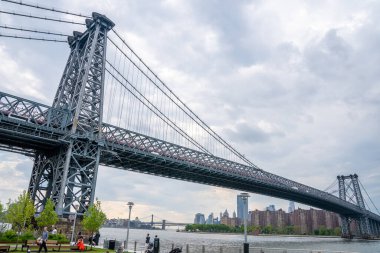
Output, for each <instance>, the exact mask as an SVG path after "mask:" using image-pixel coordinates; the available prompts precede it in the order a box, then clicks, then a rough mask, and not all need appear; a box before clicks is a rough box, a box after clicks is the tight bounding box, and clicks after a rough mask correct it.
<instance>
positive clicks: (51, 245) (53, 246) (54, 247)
mask: <svg viewBox="0 0 380 253" xmlns="http://www.w3.org/2000/svg"><path fill="white" fill-rule="evenodd" d="M60 246H61V245H60V244H59V243H58V241H57V240H47V241H46V247H47V249H48V250H49V251H59V247H60ZM24 248H26V249H27V250H28V249H29V250H32V249H33V250H38V249H39V248H40V245H39V244H37V240H26V241H25V243H24V244H23V245H22V246H21V251H24Z"/></svg>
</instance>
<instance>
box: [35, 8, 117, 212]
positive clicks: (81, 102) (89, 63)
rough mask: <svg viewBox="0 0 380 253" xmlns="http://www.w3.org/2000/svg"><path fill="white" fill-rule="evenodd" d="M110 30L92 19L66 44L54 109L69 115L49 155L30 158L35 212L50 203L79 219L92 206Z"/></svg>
mask: <svg viewBox="0 0 380 253" xmlns="http://www.w3.org/2000/svg"><path fill="white" fill-rule="evenodd" d="M114 25H115V24H114V23H113V22H112V21H111V20H110V19H108V18H107V17H106V16H104V15H101V14H98V13H93V14H92V19H86V26H87V30H86V31H85V32H84V33H80V32H74V35H73V36H70V37H69V38H68V43H69V45H70V48H71V52H70V55H69V58H68V60H67V63H66V66H65V69H64V72H63V75H62V79H61V81H60V84H59V86H58V90H57V93H56V95H55V98H54V102H53V108H56V109H61V110H62V109H64V110H65V111H66V112H68V113H69V115H70V116H69V120H68V121H67V126H66V129H67V134H66V135H65V136H64V138H62V145H61V146H60V147H59V148H57V149H54V150H49V151H39V152H38V153H36V155H35V158H34V165H33V170H32V176H31V180H30V183H29V193H30V195H31V198H32V199H33V200H34V204H35V206H36V208H37V212H40V211H42V209H43V206H44V205H45V202H46V200H47V199H48V198H52V200H53V201H54V202H55V205H56V211H57V213H58V214H59V215H67V214H69V213H71V212H72V211H73V208H74V206H75V205H79V209H78V213H80V214H83V213H84V212H85V211H86V210H87V207H88V206H89V204H91V203H93V201H94V194H95V185H96V177H97V173H98V166H99V158H100V152H101V148H102V146H104V144H103V142H102V141H101V139H102V138H101V127H102V114H103V96H104V72H105V59H106V58H105V56H106V46H107V45H106V44H107V32H108V31H109V30H111V29H112V27H113V26H114Z"/></svg>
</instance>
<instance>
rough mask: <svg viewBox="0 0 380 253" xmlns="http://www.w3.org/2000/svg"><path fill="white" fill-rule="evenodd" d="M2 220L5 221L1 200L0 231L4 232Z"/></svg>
mask: <svg viewBox="0 0 380 253" xmlns="http://www.w3.org/2000/svg"><path fill="white" fill-rule="evenodd" d="M4 222H5V211H4V206H3V204H1V202H0V223H1V225H0V233H3V232H4V230H5V228H6V226H7V225H6V224H4Z"/></svg>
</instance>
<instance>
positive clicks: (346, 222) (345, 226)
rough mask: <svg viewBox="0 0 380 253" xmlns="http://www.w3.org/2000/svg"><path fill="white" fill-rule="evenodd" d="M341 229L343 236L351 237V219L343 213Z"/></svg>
mask: <svg viewBox="0 0 380 253" xmlns="http://www.w3.org/2000/svg"><path fill="white" fill-rule="evenodd" d="M340 220H341V229H342V237H343V238H351V237H352V235H351V231H350V219H349V218H348V217H346V216H343V215H341V216H340Z"/></svg>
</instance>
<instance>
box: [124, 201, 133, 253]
mask: <svg viewBox="0 0 380 253" xmlns="http://www.w3.org/2000/svg"><path fill="white" fill-rule="evenodd" d="M133 205H134V204H133V202H128V203H127V206H128V207H129V215H128V225H127V240H126V241H125V243H124V249H125V250H127V249H128V239H129V225H130V224H131V210H132V206H133Z"/></svg>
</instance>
